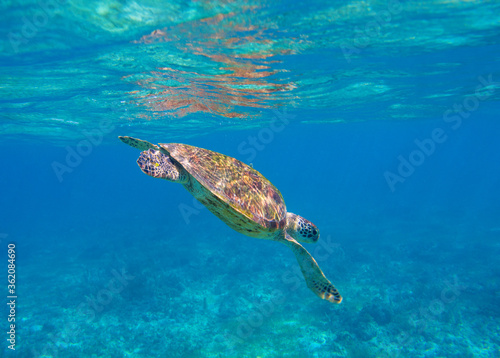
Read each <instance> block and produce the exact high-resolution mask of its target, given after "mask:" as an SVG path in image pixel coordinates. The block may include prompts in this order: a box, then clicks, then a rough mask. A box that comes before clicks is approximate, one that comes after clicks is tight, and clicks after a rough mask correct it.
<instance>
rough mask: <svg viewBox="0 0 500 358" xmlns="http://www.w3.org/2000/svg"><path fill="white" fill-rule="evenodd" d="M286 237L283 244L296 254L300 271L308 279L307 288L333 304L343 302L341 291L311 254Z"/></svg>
mask: <svg viewBox="0 0 500 358" xmlns="http://www.w3.org/2000/svg"><path fill="white" fill-rule="evenodd" d="M285 235H286V237H285V240H284V241H283V243H284V244H285V245H287V246H288V247H289V248H291V249H292V251H293V253H294V254H295V257H296V258H297V262H298V263H299V265H300V270H301V271H302V274H303V275H304V278H305V279H306V283H307V287H309V288H310V289H311V291H313V292H314V293H315V294H316V295H318V296H319V297H320V298H322V299H324V300H327V301H329V302H332V303H340V302H342V296H341V295H340V293H339V291H337V289H336V288H335V286H334V285H333V284H332V283H331V282H330V281H328V279H327V278H326V277H325V275H324V274H323V271H321V269H320V268H319V266H318V264H317V262H316V260H314V258H313V257H312V256H311V254H309V252H308V251H307V250H306V249H305V248H304V247H303V246H302V245H301V244H299V243H298V242H297V241H295V239H293V238H292V237H291V236H290V235H288V234H285Z"/></svg>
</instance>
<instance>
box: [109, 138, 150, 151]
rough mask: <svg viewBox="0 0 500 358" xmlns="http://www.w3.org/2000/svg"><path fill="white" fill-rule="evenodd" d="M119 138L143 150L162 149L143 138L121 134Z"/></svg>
mask: <svg viewBox="0 0 500 358" xmlns="http://www.w3.org/2000/svg"><path fill="white" fill-rule="evenodd" d="M118 138H119V139H120V140H121V141H122V142H123V143H125V144H128V145H129V146H131V147H134V148H137V149H139V150H141V151H143V150H148V149H156V150H159V149H160V148H159V147H158V146H157V145H154V144H152V143H149V142H147V141H145V140H142V139H137V138H134V137H127V136H119V137H118Z"/></svg>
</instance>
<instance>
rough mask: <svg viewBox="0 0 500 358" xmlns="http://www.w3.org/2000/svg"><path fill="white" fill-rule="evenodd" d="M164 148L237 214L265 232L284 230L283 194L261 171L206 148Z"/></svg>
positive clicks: (182, 146) (172, 146)
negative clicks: (276, 229) (259, 226)
mask: <svg viewBox="0 0 500 358" xmlns="http://www.w3.org/2000/svg"><path fill="white" fill-rule="evenodd" d="M160 146H161V147H162V148H164V149H165V150H166V151H168V153H169V154H170V156H171V157H172V158H173V159H175V160H176V161H177V162H179V163H180V164H181V165H182V166H183V167H184V169H186V171H187V172H188V173H189V174H191V175H192V176H193V177H194V178H195V179H196V180H197V181H198V182H199V183H200V184H201V185H203V186H204V187H205V188H206V189H208V190H209V191H210V192H211V193H212V194H213V195H215V196H217V197H218V198H219V199H221V200H222V201H224V202H226V203H228V204H229V205H230V206H231V207H232V208H233V209H234V210H236V211H238V212H239V213H241V214H243V215H245V216H246V217H247V218H248V219H250V220H252V221H254V222H256V223H258V224H260V225H262V226H263V227H264V228H268V229H273V228H279V229H282V228H284V226H285V223H286V206H285V201H284V200H283V197H282V196H281V193H280V191H279V190H278V189H277V188H276V187H275V186H274V185H273V184H271V182H270V181H269V180H267V179H266V178H265V177H264V176H263V175H262V174H260V173H259V172H258V171H257V170H255V169H253V168H252V167H250V166H249V165H246V164H245V163H243V162H241V161H239V160H237V159H235V158H232V157H229V156H227V155H224V154H220V153H217V152H213V151H211V150H207V149H203V148H198V147H193V146H190V145H186V144H178V143H167V144H160Z"/></svg>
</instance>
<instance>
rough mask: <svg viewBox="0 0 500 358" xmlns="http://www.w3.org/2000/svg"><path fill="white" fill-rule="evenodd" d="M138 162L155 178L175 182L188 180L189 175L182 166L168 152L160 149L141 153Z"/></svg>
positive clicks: (183, 182) (182, 182)
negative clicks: (164, 152) (174, 161)
mask: <svg viewBox="0 0 500 358" xmlns="http://www.w3.org/2000/svg"><path fill="white" fill-rule="evenodd" d="M137 164H138V165H139V167H140V168H141V170H142V171H143V172H144V173H145V174H147V175H149V176H152V177H153V178H159V179H166V180H170V181H173V182H175V183H181V184H185V183H187V182H188V178H187V175H186V174H184V170H183V169H182V168H178V167H177V166H176V165H175V164H174V163H173V162H172V160H171V159H170V157H169V156H168V155H166V154H163V153H162V152H160V151H158V150H153V149H149V150H146V151H144V152H142V153H141V156H140V157H139V159H137Z"/></svg>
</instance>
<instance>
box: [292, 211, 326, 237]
mask: <svg viewBox="0 0 500 358" xmlns="http://www.w3.org/2000/svg"><path fill="white" fill-rule="evenodd" d="M286 232H287V233H288V234H289V235H290V236H291V237H293V238H294V239H295V240H297V241H299V242H306V243H314V242H316V241H318V239H319V229H318V228H317V227H316V225H314V224H313V223H312V222H310V221H309V220H307V219H304V218H303V217H302V216H299V215H296V214H293V213H287V214H286Z"/></svg>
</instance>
